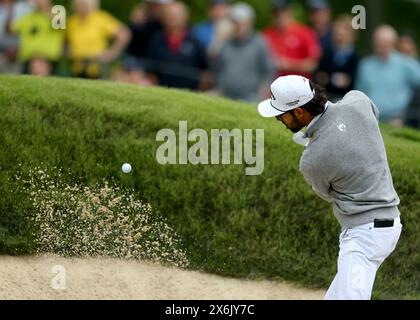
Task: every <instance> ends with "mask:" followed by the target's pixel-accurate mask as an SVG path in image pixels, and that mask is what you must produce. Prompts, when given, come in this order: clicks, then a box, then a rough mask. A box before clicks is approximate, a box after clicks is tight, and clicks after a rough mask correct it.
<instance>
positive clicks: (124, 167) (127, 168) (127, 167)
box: [121, 163, 131, 173]
mask: <svg viewBox="0 0 420 320" xmlns="http://www.w3.org/2000/svg"><path fill="white" fill-rule="evenodd" d="M121 169H122V172H124V173H130V172H131V164H129V163H124V164H123V165H122V168H121Z"/></svg>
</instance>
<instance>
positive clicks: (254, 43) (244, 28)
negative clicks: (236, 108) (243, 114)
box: [217, 3, 274, 102]
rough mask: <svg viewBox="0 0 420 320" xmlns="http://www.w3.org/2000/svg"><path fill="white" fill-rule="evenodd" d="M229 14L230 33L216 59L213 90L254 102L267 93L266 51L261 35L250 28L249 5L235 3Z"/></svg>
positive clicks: (252, 15)
mask: <svg viewBox="0 0 420 320" xmlns="http://www.w3.org/2000/svg"><path fill="white" fill-rule="evenodd" d="M230 15H231V19H232V21H233V22H234V35H233V38H232V39H231V40H230V41H228V42H227V43H226V45H225V46H224V48H223V50H222V53H221V56H220V58H219V59H220V61H219V66H218V71H219V72H218V74H217V89H218V91H220V93H221V94H223V95H225V96H227V97H229V98H231V99H238V100H244V101H249V102H256V101H259V100H261V99H263V98H266V97H267V96H269V92H270V91H269V84H270V82H271V80H272V79H273V75H274V70H273V69H274V68H273V65H272V63H271V59H270V54H269V51H268V48H267V46H266V44H265V42H264V40H263V38H262V37H260V36H259V35H257V34H255V33H254V31H253V25H254V18H255V12H254V10H253V9H252V7H250V6H249V5H247V4H245V3H236V4H234V5H233V6H232V10H231V14H230ZM264 90H265V91H266V92H264Z"/></svg>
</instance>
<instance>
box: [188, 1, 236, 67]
mask: <svg viewBox="0 0 420 320" xmlns="http://www.w3.org/2000/svg"><path fill="white" fill-rule="evenodd" d="M229 11H230V4H229V1H228V0H211V6H210V10H209V18H210V20H209V21H205V22H202V23H200V24H199V25H197V26H196V27H195V28H194V29H193V33H194V35H195V36H196V37H197V39H198V40H200V41H201V43H202V44H203V45H204V46H205V47H206V49H207V52H208V54H209V57H210V58H211V59H213V58H215V57H217V55H218V54H219V53H220V51H221V49H222V47H223V45H224V44H225V43H226V41H227V40H228V39H229V38H230V36H231V35H232V31H233V26H232V22H231V20H230V19H229Z"/></svg>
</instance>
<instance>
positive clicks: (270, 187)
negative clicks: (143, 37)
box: [0, 76, 420, 298]
mask: <svg viewBox="0 0 420 320" xmlns="http://www.w3.org/2000/svg"><path fill="white" fill-rule="evenodd" d="M179 120H187V121H188V127H189V129H192V128H204V129H206V130H207V132H210V129H222V128H228V129H233V128H240V129H245V128H250V129H257V128H261V129H265V170H264V173H263V174H262V175H260V176H246V175H245V174H244V169H245V166H244V165H204V166H203V165H197V166H194V165H190V164H189V165H166V166H162V165H159V164H158V163H157V161H156V150H157V148H158V147H159V145H160V144H161V142H157V141H156V133H157V131H158V130H160V129H162V128H171V129H173V130H174V131H175V132H177V130H178V121H179ZM0 128H1V129H0V130H1V131H0V146H1V152H0V194H1V196H0V253H28V252H29V253H30V252H33V251H34V250H35V247H34V244H33V242H32V239H31V225H30V224H28V222H27V220H26V219H25V217H26V216H27V215H28V214H29V213H30V212H31V203H30V202H29V201H28V199H26V198H24V197H22V196H20V195H19V193H17V192H16V188H17V187H19V181H15V179H14V174H15V173H16V171H17V170H18V163H22V165H23V170H27V169H28V168H30V167H32V166H35V165H39V164H40V163H41V162H42V163H43V165H45V166H47V165H48V166H58V167H62V168H64V169H71V170H72V172H74V173H75V174H76V175H77V176H78V177H79V178H80V179H81V180H82V181H84V182H85V183H87V184H91V183H95V182H98V181H100V180H102V179H104V178H105V179H108V180H111V181H114V182H116V183H118V184H120V185H123V186H126V187H133V188H134V189H135V191H136V193H137V194H138V196H139V198H142V199H145V200H147V201H148V202H149V203H150V204H151V205H152V206H153V207H155V208H157V209H158V210H159V211H160V212H161V214H162V215H164V216H165V217H166V218H167V220H168V222H169V223H170V224H171V226H172V227H173V228H174V229H175V230H176V231H177V232H178V234H179V235H180V236H181V237H182V240H183V243H184V246H185V248H186V249H187V252H188V257H189V259H190V261H191V265H192V267H193V268H198V269H202V270H205V271H210V272H215V273H219V274H224V275H234V276H238V277H251V278H255V277H265V278H277V277H278V278H282V279H287V280H291V281H296V282H298V283H301V284H303V285H307V286H315V287H324V288H326V287H327V286H328V284H329V283H330V281H331V280H332V278H333V276H334V274H335V270H336V259H337V253H338V233H339V226H338V223H337V222H336V221H335V219H334V217H333V214H332V210H331V208H330V206H329V205H328V204H327V203H325V202H323V201H322V200H320V199H318V198H317V197H316V195H315V194H314V193H313V192H312V191H311V188H310V187H309V186H308V185H306V183H305V182H304V180H303V178H302V177H301V175H300V173H299V171H298V163H299V158H300V154H301V152H302V148H301V147H300V146H298V145H296V144H294V143H293V142H292V141H291V134H290V133H289V132H288V131H287V130H286V129H285V128H284V127H283V126H282V125H279V123H276V122H275V121H273V120H266V119H262V118H260V117H259V116H258V114H257V112H256V108H255V107H253V106H250V105H246V104H240V103H236V102H231V101H228V100H225V99H221V98H214V97H209V96H206V95H199V94H192V93H188V92H181V91H176V90H165V89H160V88H138V87H135V86H130V85H122V84H116V83H110V82H99V81H97V82H96V81H82V80H69V79H54V78H51V79H38V78H31V77H11V76H0ZM382 131H383V135H384V139H385V142H386V146H387V151H388V157H389V162H390V166H391V170H392V172H393V176H394V182H395V187H396V189H397V191H398V193H399V195H400V198H401V206H400V210H401V212H402V220H403V223H404V231H403V234H402V238H401V240H400V243H399V245H398V247H397V249H396V251H395V252H394V253H393V254H392V256H391V257H390V258H389V259H388V260H387V261H386V262H385V263H384V265H383V266H381V268H380V270H379V272H378V276H377V281H376V284H375V287H374V297H376V298H420V285H419V279H420V272H419V270H420V263H419V257H420V254H419V250H418V249H419V248H420V236H419V235H420V134H419V133H418V132H416V131H413V130H408V129H395V128H390V127H387V126H383V127H382ZM124 162H130V163H131V164H132V165H133V168H134V171H133V173H132V174H130V175H124V174H122V173H121V169H120V168H121V164H122V163H124Z"/></svg>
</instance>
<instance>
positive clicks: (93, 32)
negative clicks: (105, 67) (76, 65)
mask: <svg viewBox="0 0 420 320" xmlns="http://www.w3.org/2000/svg"><path fill="white" fill-rule="evenodd" d="M121 26H122V24H121V23H120V22H119V21H118V20H117V19H115V18H114V17H113V16H111V15H110V14H109V13H107V12H105V11H102V10H96V11H93V12H91V13H89V15H88V16H87V17H85V18H84V19H82V18H81V17H80V16H79V15H77V14H75V15H73V16H71V17H70V18H69V21H68V24H67V41H68V45H69V57H70V59H72V60H84V59H95V58H97V57H98V56H99V55H101V54H102V53H103V52H104V51H105V50H106V49H107V48H108V46H109V41H110V39H112V38H113V37H114V36H115V34H116V33H117V32H118V30H119V29H120V28H121Z"/></svg>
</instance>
